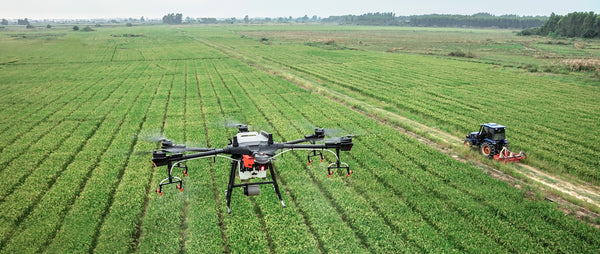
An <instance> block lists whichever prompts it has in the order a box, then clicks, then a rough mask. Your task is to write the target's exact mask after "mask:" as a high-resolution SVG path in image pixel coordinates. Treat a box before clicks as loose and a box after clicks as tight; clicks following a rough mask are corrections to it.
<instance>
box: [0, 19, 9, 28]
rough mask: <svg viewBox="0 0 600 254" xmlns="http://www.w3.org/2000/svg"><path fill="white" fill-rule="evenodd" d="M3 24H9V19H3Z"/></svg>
mask: <svg viewBox="0 0 600 254" xmlns="http://www.w3.org/2000/svg"><path fill="white" fill-rule="evenodd" d="M0 24H2V25H3V26H7V25H8V20H7V19H2V23H0Z"/></svg>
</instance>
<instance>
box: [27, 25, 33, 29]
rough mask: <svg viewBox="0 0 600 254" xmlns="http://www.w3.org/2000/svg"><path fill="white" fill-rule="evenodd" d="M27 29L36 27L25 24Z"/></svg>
mask: <svg viewBox="0 0 600 254" xmlns="http://www.w3.org/2000/svg"><path fill="white" fill-rule="evenodd" d="M25 27H26V28H27V29H33V28H34V27H33V26H32V25H26V26H25Z"/></svg>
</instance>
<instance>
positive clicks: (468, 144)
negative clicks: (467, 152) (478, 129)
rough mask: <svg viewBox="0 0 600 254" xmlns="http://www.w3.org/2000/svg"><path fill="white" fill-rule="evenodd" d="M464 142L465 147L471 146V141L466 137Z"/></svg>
mask: <svg viewBox="0 0 600 254" xmlns="http://www.w3.org/2000/svg"><path fill="white" fill-rule="evenodd" d="M464 143H465V147H466V148H467V149H469V148H471V141H469V140H468V139H466V140H465V142H464Z"/></svg>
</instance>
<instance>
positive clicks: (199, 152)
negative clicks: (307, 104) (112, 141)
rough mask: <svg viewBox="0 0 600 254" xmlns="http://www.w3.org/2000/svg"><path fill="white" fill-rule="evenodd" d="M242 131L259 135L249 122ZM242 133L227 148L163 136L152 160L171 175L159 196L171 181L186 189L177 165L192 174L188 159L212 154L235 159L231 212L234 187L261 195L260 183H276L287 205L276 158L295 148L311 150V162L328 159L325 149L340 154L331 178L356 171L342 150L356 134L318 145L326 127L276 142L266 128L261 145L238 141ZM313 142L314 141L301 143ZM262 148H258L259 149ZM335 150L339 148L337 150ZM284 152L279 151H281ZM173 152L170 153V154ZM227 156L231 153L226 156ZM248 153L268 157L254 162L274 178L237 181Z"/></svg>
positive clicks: (230, 184) (330, 169) (229, 190)
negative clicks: (176, 142) (335, 173)
mask: <svg viewBox="0 0 600 254" xmlns="http://www.w3.org/2000/svg"><path fill="white" fill-rule="evenodd" d="M240 133H242V134H243V133H250V134H256V133H254V132H249V131H248V127H247V126H246V125H240V126H238V135H239V134H240ZM238 135H236V136H234V137H233V140H232V141H231V142H230V143H229V144H228V146H227V147H225V148H193V147H185V145H173V143H172V142H171V141H170V140H168V139H162V140H161V142H162V146H161V149H159V150H155V151H153V156H152V162H153V164H154V166H155V167H158V166H167V173H168V177H167V178H165V179H163V180H162V181H161V182H160V183H159V187H158V189H157V190H156V192H158V194H159V195H162V187H163V186H165V185H169V184H177V186H176V187H177V189H179V190H180V191H183V180H182V179H181V178H179V177H177V176H173V174H172V171H173V169H174V168H182V169H183V174H184V175H185V176H187V175H188V166H187V164H186V162H187V161H188V160H194V159H200V158H211V157H213V158H214V157H223V158H227V159H229V160H231V168H230V173H229V182H228V185H227V190H226V192H225V194H226V203H227V212H228V213H231V207H230V204H231V195H232V193H233V189H234V188H243V189H244V194H245V195H247V196H253V195H258V194H259V192H260V189H259V188H258V186H259V185H264V184H272V185H273V189H274V190H275V193H276V194H277V197H278V199H279V202H280V203H281V205H282V206H283V207H286V205H285V203H284V202H283V199H282V196H281V193H280V191H279V185H278V183H277V180H276V175H275V167H274V165H273V160H274V159H275V158H276V157H278V156H280V155H281V154H283V153H286V152H289V151H294V150H308V151H309V154H308V156H307V159H308V164H309V165H310V163H311V162H312V159H311V157H315V156H320V157H321V161H323V160H324V158H325V157H324V156H323V153H322V151H328V152H330V153H332V154H333V155H334V156H335V157H336V161H335V162H332V163H331V164H329V165H328V167H327V171H328V175H327V177H331V175H332V174H333V169H346V170H347V175H346V176H347V177H349V176H350V174H352V171H351V170H350V167H349V166H348V164H347V163H345V162H341V161H340V151H350V150H351V149H352V146H353V143H352V137H351V136H345V137H340V138H337V139H334V140H333V141H325V143H324V144H317V143H316V141H320V140H323V139H324V136H325V135H324V130H323V129H322V128H315V133H314V134H310V135H305V136H304V138H303V139H298V140H293V141H288V142H284V143H277V142H273V135H272V134H270V133H267V132H264V131H261V132H260V135H262V138H263V140H262V141H265V140H266V143H265V142H263V143H261V145H262V146H260V145H254V144H253V145H244V144H240V141H239V140H238ZM305 142H309V143H310V144H301V143H305ZM257 147H258V149H257ZM331 149H335V152H334V151H332V150H331ZM279 150H281V151H280V152H278V153H276V152H277V151H279ZM183 152H195V153H192V154H183ZM167 153H170V155H167ZM225 155H230V157H229V156H225ZM245 155H248V156H252V157H253V158H254V157H255V156H261V157H264V158H263V160H264V159H266V161H261V162H253V163H258V165H259V167H260V169H261V170H265V171H266V170H268V171H269V173H270V177H271V180H270V181H261V182H247V183H238V184H236V183H235V178H236V171H237V170H240V167H241V166H242V165H243V164H242V163H243V161H242V160H243V156H245Z"/></svg>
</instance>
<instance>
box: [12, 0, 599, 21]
mask: <svg viewBox="0 0 600 254" xmlns="http://www.w3.org/2000/svg"><path fill="white" fill-rule="evenodd" d="M232 6H234V7H232ZM590 11H593V12H595V13H597V12H600V5H599V4H598V3H597V0H583V1H577V2H574V3H573V2H565V1H559V0H548V1H539V0H535V1H526V2H523V1H518V0H505V1H503V2H497V1H473V0H458V1H452V2H447V1H443V0H423V1H419V2H413V1H407V0H399V1H398V0H397V1H394V0H372V1H370V2H369V4H368V5H367V4H364V3H363V2H362V1H359V0H348V1H346V2H344V4H339V3H336V2H333V1H322V0H304V1H302V2H299V1H282V0H256V1H248V0H224V1H220V2H215V1H206V0H175V1H171V2H165V1H160V0H129V1H121V0H105V1H101V0H87V1H81V0H54V1H39V0H23V1H20V2H16V1H10V2H7V3H5V4H4V6H3V8H2V9H0V18H5V19H8V20H17V19H23V18H27V19H29V20H78V19H88V20H89V19H128V18H134V19H140V18H141V17H144V18H145V19H161V18H162V17H163V16H164V15H166V14H168V13H181V14H182V15H183V16H184V17H191V18H218V19H227V18H238V19H239V18H243V17H244V16H246V15H248V17H249V18H278V17H289V16H292V17H293V18H297V17H303V16H304V15H308V16H309V17H312V16H317V17H320V18H327V17H329V16H343V15H361V14H365V13H375V12H380V13H385V12H391V13H394V14H395V15H396V16H412V15H429V14H448V15H473V14H476V13H489V14H491V15H494V16H502V15H517V16H521V17H526V16H533V17H535V16H550V14H551V13H556V14H557V15H565V14H568V13H572V12H590Z"/></svg>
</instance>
